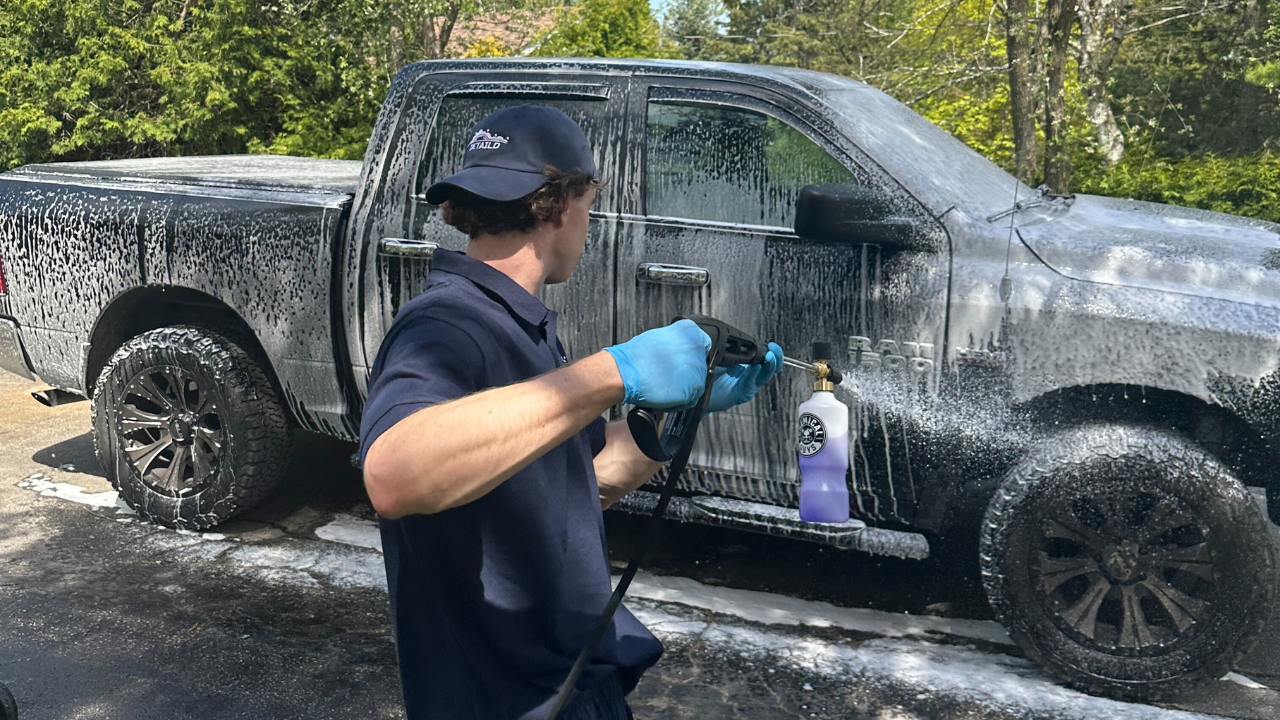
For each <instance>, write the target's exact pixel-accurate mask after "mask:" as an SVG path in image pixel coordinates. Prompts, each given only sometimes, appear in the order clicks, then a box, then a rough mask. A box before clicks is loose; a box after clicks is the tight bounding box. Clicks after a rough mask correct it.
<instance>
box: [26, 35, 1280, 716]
mask: <svg viewBox="0 0 1280 720" xmlns="http://www.w3.org/2000/svg"><path fill="white" fill-rule="evenodd" d="M514 103H539V104H546V105H552V106H555V107H558V108H560V109H562V110H564V111H565V112H566V113H568V114H569V115H570V116H572V117H573V118H575V119H576V120H578V121H579V122H580V123H581V125H582V126H583V127H584V128H585V129H586V131H587V133H588V135H589V136H590V139H591V142H592V144H593V147H594V148H595V150H596V152H597V154H598V157H597V166H598V167H599V168H600V169H601V175H602V178H603V179H604V181H605V184H604V187H603V189H602V191H601V193H600V196H599V200H598V202H597V205H596V210H595V212H593V215H592V218H593V219H592V223H591V230H590V237H589V239H588V242H587V248H586V252H585V254H584V255H583V258H582V262H581V264H580V265H579V267H578V269H577V272H576V274H575V275H574V277H573V279H572V280H571V281H569V282H567V283H565V284H563V285H558V286H552V287H548V288H547V289H546V291H545V300H546V301H547V303H548V304H549V305H550V306H552V307H555V308H558V309H559V310H561V312H562V318H563V320H562V322H561V336H562V339H563V341H564V344H565V346H566V348H567V349H568V351H569V353H570V355H577V356H581V355H584V354H587V353H590V352H593V351H595V350H597V349H599V348H601V347H603V346H606V345H609V344H611V343H614V342H617V341H619V340H622V339H626V338H628V337H630V336H631V335H633V334H634V333H637V332H639V331H641V330H643V329H646V328H649V327H653V326H657V325H660V324H665V323H666V322H668V321H670V319H671V318H672V317H673V316H674V315H677V314H685V313H691V312H696V313H705V314H710V315H715V316H717V317H719V318H722V319H724V320H726V321H728V322H730V323H732V324H733V325H735V326H737V327H740V328H743V329H745V330H747V331H749V332H754V333H758V335H759V336H760V337H762V338H768V339H772V340H777V341H778V342H780V343H781V344H782V345H783V347H784V348H787V349H788V350H791V351H793V352H794V353H796V354H800V355H803V350H804V349H805V348H807V347H808V346H809V345H810V343H811V342H813V341H815V340H827V341H835V342H837V343H838V346H839V347H840V348H841V353H842V357H840V358H837V359H836V360H837V361H838V364H842V365H843V366H844V370H845V371H846V376H847V378H848V379H847V380H846V381H845V384H844V386H843V387H845V388H847V391H846V394H845V399H846V400H850V401H851V406H852V408H853V409H852V414H853V417H852V423H853V424H852V428H853V432H851V439H852V440H851V442H852V447H851V452H852V458H853V463H852V465H853V467H852V469H851V472H850V474H849V477H848V483H849V487H850V491H851V495H850V496H851V502H852V504H853V507H852V510H853V512H854V514H855V515H856V517H858V518H860V519H861V522H857V523H851V524H849V525H834V526H817V525H806V524H804V523H801V522H800V521H799V519H798V517H797V515H796V512H795V510H794V508H795V507H796V505H797V487H798V480H799V474H798V466H797V461H796V452H795V444H794V443H795V441H794V436H795V432H796V428H795V419H794V413H795V408H796V406H797V405H798V404H799V403H800V402H801V401H802V400H804V399H806V398H807V397H808V393H809V382H808V379H807V378H806V376H804V375H802V374H800V373H795V374H791V375H784V376H782V377H781V378H780V380H779V382H777V383H775V384H774V385H772V386H771V387H770V388H769V389H768V390H767V391H765V392H763V393H762V394H761V397H760V398H759V399H758V400H757V401H756V402H754V403H751V404H748V405H746V406H743V407H741V408H739V409H737V410H735V411H731V412H727V413H722V414H720V415H717V416H716V417H714V418H712V419H711V420H709V421H708V422H707V424H706V425H705V426H704V430H703V432H702V434H701V436H700V439H699V444H698V447H697V450H696V452H695V454H694V457H693V459H692V463H691V464H692V466H693V468H694V469H693V471H692V472H691V473H690V474H689V476H688V477H687V478H686V480H685V483H684V485H683V486H682V487H681V494H682V497H681V498H680V499H679V502H677V503H675V504H674V505H673V506H672V509H671V513H672V514H673V515H675V516H676V517H679V518H681V519H684V520H690V521H698V522H707V523H713V524H721V525H727V526H732V527H739V528H746V529H752V530H756V531H763V532H770V533H775V534H779V535H784V536H790V537H797V538H803V539H808V540H814V541H819V542H826V543H829V544H832V545H836V546H840V547H846V548H861V549H867V550H877V549H880V550H884V548H883V547H879V546H878V545H877V544H878V543H881V544H882V543H884V542H885V540H884V539H885V538H886V537H891V536H893V533H892V532H891V531H895V530H911V531H912V532H914V533H919V534H922V535H923V536H925V537H927V538H928V545H929V547H928V548H923V549H922V548H921V547H918V546H913V545H911V543H910V542H907V543H905V544H903V545H902V546H901V547H899V548H898V552H900V553H902V554H907V555H911V554H916V555H920V554H924V553H926V552H929V551H930V550H931V551H932V554H933V555H934V556H935V557H937V558H941V559H943V560H944V564H946V565H954V566H956V567H970V568H973V575H974V576H975V577H977V576H978V574H979V572H980V574H981V581H982V583H983V586H984V587H985V590H986V593H987V595H988V597H989V599H990V601H991V603H992V606H993V608H994V610H995V613H996V614H997V616H998V617H999V618H1000V619H1001V620H1002V621H1003V622H1004V624H1005V626H1006V627H1007V628H1008V630H1009V632H1010V634H1011V635H1012V636H1013V638H1014V639H1015V640H1017V641H1018V643H1019V644H1020V645H1021V646H1022V647H1023V648H1024V649H1025V651H1026V652H1027V653H1028V655H1029V656H1031V657H1032V658H1034V659H1036V660H1038V661H1040V662H1041V663H1043V664H1044V665H1045V666H1046V667H1047V668H1049V669H1050V670H1051V671H1052V672H1054V673H1056V674H1057V675H1058V676H1059V677H1061V678H1063V679H1064V680H1066V681H1068V682H1070V683H1073V684H1076V685H1078V686H1082V687H1085V688H1088V689H1091V690H1094V691H1101V692H1108V693H1112V694H1118V695H1125V696H1150V695H1152V694H1158V693H1162V692H1166V691H1169V690H1171V689H1176V688H1178V687H1180V686H1182V685H1185V684H1186V683H1187V682H1188V681H1190V680H1193V679H1198V678H1205V677H1217V676H1221V675H1222V674H1223V673H1225V672H1226V671H1227V670H1228V669H1229V668H1230V667H1231V665H1232V664H1233V663H1234V662H1235V661H1236V660H1237V659H1238V658H1239V657H1241V656H1242V654H1243V653H1245V652H1246V651H1247V650H1248V649H1249V648H1250V647H1251V646H1252V645H1253V643H1254V642H1255V640H1256V638H1257V636H1258V634H1259V633H1260V631H1261V629H1262V627H1263V625H1264V623H1265V622H1266V620H1267V618H1268V615H1269V612H1270V606H1271V603H1272V600H1273V599H1274V597H1275V588H1276V580H1275V577H1276V564H1277V557H1276V552H1277V551H1276V543H1275V542H1274V540H1273V537H1272V525H1271V524H1270V522H1268V518H1267V505H1268V503H1270V505H1271V506H1270V514H1271V515H1273V516H1274V515H1275V514H1276V511H1277V507H1280V505H1278V504H1277V503H1276V500H1277V497H1278V496H1277V493H1276V491H1277V490H1280V484H1278V483H1280V474H1277V473H1276V472H1275V471H1274V468H1275V467H1277V464H1278V463H1280V441H1277V437H1278V433H1280V235H1277V227H1276V226H1274V225H1271V224H1268V223H1264V222H1259V221H1253V220H1249V219H1245V218H1239V217H1232V216H1228V215H1222V214H1216V213H1210V212H1203V211H1196V210H1188V209H1183V208H1177V207H1170V206H1162V205H1154V204H1149V203H1142V202H1134V201H1129V200H1117V199H1110V198H1103V197H1091V196H1085V195H1077V196H1055V195H1051V194H1049V193H1047V192H1045V191H1043V190H1035V189H1032V188H1029V187H1025V186H1018V185H1017V183H1015V181H1014V179H1013V178H1012V177H1011V176H1010V175H1008V174H1007V173H1005V172H1003V171H1002V170H1000V169H999V168H998V167H996V166H995V165H993V164H992V163H990V162H988V161H987V160H985V159H983V158H982V157H980V156H979V155H977V154H976V153H975V152H973V151H972V150H970V149H969V148H967V147H966V146H965V145H963V144H962V143H960V142H959V141H957V140H956V139H955V138H953V137H951V136H950V135H948V134H947V133H945V132H943V131H941V130H940V129H938V128H937V127H936V126H934V125H932V124H930V123H929V122H927V121H926V120H924V119H923V118H921V117H920V116H918V115H916V114H915V113H913V112H912V111H911V110H909V109H908V108H906V107H905V106H903V105H901V104H900V103H898V102H896V101H894V100H893V99H891V98H889V97H888V96H886V95H885V94H884V93H881V92H880V91H878V90H875V89H874V88H871V87H868V86H867V85H864V84H862V83H858V82H854V81H852V80H846V79H843V78H839V77H833V76H830V75H824V74H819V73H813V72H805V71H798V70H789V69H782V68H766V67H749V66H732V65H714V64H699V63H681V62H660V61H632V60H619V61H596V60H571V61H570V60H547V61H534V60H523V59H521V60H503V61H499V60H477V61H442V62H427V63H417V64H413V65H410V66H408V67H406V68H405V69H404V70H402V71H401V72H400V73H399V75H398V76H397V77H396V78H395V81H394V82H393V84H392V87H391V90H390V93H389V94H388V96H387V99H386V101H385V103H384V105H383V108H382V112H381V115H380V116H379V119H378V122H377V126H376V128H375V130H374V134H373V137H372V139H371V140H370V143H369V147H368V150H367V152H366V154H365V160H364V163H363V164H361V163H356V162H342V161H331V160H314V159H301V158H285V157H270V156H236V157H196V158H166V159H154V160H141V159H139V160H116V161H107V162H83V163H57V164H47V165H32V166H27V167H21V168H17V169H15V170H12V171H9V172H7V173H3V174H0V263H2V264H3V269H2V270H0V277H2V279H0V367H3V368H6V369H8V370H11V371H14V372H17V373H20V374H24V375H28V376H31V375H33V374H34V375H38V376H39V377H40V379H42V380H43V381H45V382H46V383H48V384H50V385H51V386H53V388H54V389H53V390H51V391H49V392H48V393H45V394H44V395H43V396H42V397H44V398H45V400H46V401H49V402H53V401H58V400H62V399H67V398H68V397H70V396H71V395H76V396H83V397H88V398H90V399H92V401H93V424H94V428H93V430H94V437H95V442H96V448H97V452H98V455H99V459H100V461H101V463H102V465H103V467H104V468H105V470H106V472H107V475H108V477H109V478H110V479H111V481H112V482H113V483H114V484H115V486H116V487H117V488H118V489H119V491H120V493H121V495H122V496H123V498H124V499H125V500H126V501H127V502H128V503H129V504H130V505H131V506H133V507H134V508H136V509H137V510H138V512H139V513H140V514H141V515H143V516H144V517H147V518H150V519H152V520H154V521H156V522H159V523H162V524H165V525H169V526H174V527H180V528H189V529H196V530H200V529H205V528H209V527H212V526H214V525H216V524H217V523H219V522H221V521H223V520H226V519H227V518H229V517H231V516H233V515H234V514H236V513H237V512H240V511H242V510H244V509H245V508H247V507H249V506H251V505H252V504H253V503H254V502H256V501H258V500H259V499H261V498H262V497H263V496H265V495H266V494H267V493H268V492H270V490H271V489H272V487H273V485H274V484H275V483H276V481H277V480H278V479H279V478H280V475H281V473H282V471H283V468H284V466H285V461H286V458H287V457H288V452H289V447H290V441H291V437H292V436H293V433H294V432H295V431H296V430H299V429H301V430H307V431H313V432H319V433H326V434H329V435H333V436H336V437H339V438H345V439H348V440H352V439H355V438H356V435H357V430H358V427H359V418H360V410H361V404H362V401H363V398H364V397H365V393H366V389H367V377H368V373H369V366H370V364H371V363H372V361H373V358H374V356H375V354H376V352H377V350H378V345H379V341H380V340H381V338H382V335H383V332H384V330H385V329H386V328H387V326H388V324H389V323H390V322H391V319H392V317H393V316H394V314H395V312H396V310H397V308H398V307H400V306H401V305H402V304H403V303H404V302H405V301H407V300H408V299H409V298H410V297H412V296H413V295H414V294H415V293H416V292H417V291H418V290H419V289H420V287H421V283H422V280H423V277H424V275H425V273H426V271H427V269H428V268H429V266H430V258H431V253H432V251H433V250H434V249H436V248H440V247H444V248H454V249H460V248H462V247H464V246H465V238H464V237H463V236H461V235H460V234H458V233H457V232H455V231H454V230H452V229H451V228H449V227H447V226H445V225H444V224H443V223H442V222H441V220H440V213H439V211H438V208H436V207H434V206H432V205H430V204H428V203H427V202H426V201H425V199H424V198H423V193H424V191H425V189H426V188H427V187H428V186H429V185H430V184H431V183H432V181H433V180H435V179H436V178H439V177H442V176H444V175H447V174H449V173H451V172H453V171H454V170H455V169H456V167H457V165H458V163H459V161H460V157H461V154H460V152H459V148H461V147H463V145H464V140H465V139H466V138H465V133H467V131H468V129H469V128H471V126H472V125H473V123H475V122H476V121H477V120H478V119H479V118H481V117H483V116H484V115H486V114H488V113H489V112H490V111H492V110H494V109H495V108H497V107H500V106H504V105H509V104H514ZM805 198H807V200H808V201H807V202H801V201H802V200H804V199H805ZM1015 198H1016V203H1015ZM798 207H799V208H801V210H802V212H799V213H798V211H797V208H798ZM615 412H617V410H615ZM423 441H424V442H430V438H424V439H423ZM647 500H651V495H650V494H648V493H645V492H643V491H642V492H639V493H636V494H634V495H633V496H632V498H630V499H629V501H628V503H627V506H628V507H630V508H632V509H643V508H644V507H645V505H646V501H647ZM898 535H899V536H901V537H904V538H910V537H919V535H907V534H906V533H898ZM903 548H905V550H904V549H903Z"/></svg>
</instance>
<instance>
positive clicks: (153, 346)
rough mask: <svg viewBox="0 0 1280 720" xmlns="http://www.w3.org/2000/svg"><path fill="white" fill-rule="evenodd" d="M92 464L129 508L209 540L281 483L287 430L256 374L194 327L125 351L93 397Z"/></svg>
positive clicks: (263, 378)
mask: <svg viewBox="0 0 1280 720" xmlns="http://www.w3.org/2000/svg"><path fill="white" fill-rule="evenodd" d="M93 430H94V432H93V438H94V450H95V452H96V453H97V456H98V462H99V464H101V465H102V467H103V469H104V470H106V474H107V478H108V479H109V480H111V484H112V485H114V486H115V488H116V490H118V491H119V492H120V496H121V497H122V498H124V501H125V502H126V503H128V504H129V507H131V508H133V509H134V510H136V511H137V512H138V514H139V515H140V516H142V517H143V518H146V519H148V520H151V521H152V522H156V523H159V524H161V525H165V526H168V527H173V528H181V529H184V530H207V529H208V528H211V527H213V526H215V525H217V524H218V523H221V522H222V521H224V520H227V519H228V518H230V517H232V516H234V515H236V514H237V513H239V512H242V511H244V510H247V509H248V508H250V507H252V506H253V505H255V504H256V503H258V502H259V501H261V500H262V499H263V498H265V497H266V496H267V495H268V494H270V492H271V491H272V490H273V489H274V488H275V486H276V485H277V484H278V483H279V481H280V479H281V477H282V476H283V475H284V471H285V466H286V463H287V461H288V457H289V445H290V430H289V425H288V422H287V420H286V419H285V414H284V410H283V409H282V408H281V406H280V400H279V397H278V396H277V394H276V391H275V388H274V386H273V385H272V383H271V381H270V380H269V379H268V378H267V375H266V373H265V372H264V370H263V367H262V364H261V363H259V362H257V361H255V360H254V359H253V358H252V357H251V356H250V355H249V354H248V353H247V352H245V350H244V349H243V348H241V347H240V346H238V345H237V344H236V343H234V342H232V341H230V340H228V339H227V338H226V337H224V336H222V335H219V334H217V333H214V332H211V331H209V330H204V329H201V328H194V327H169V328H161V329H159V330H152V331H150V332H146V333H143V334H142V335H139V336H137V337H135V338H133V339H132V340H130V341H129V342H127V343H125V345H124V347H121V348H120V349H119V350H117V351H116V353H115V355H113V356H112V358H111V361H110V362H109V363H108V364H107V367H106V368H105V369H104V370H103V371H102V374H101V375H99V376H98V382H97V385H96V387H95V389H94V393H93Z"/></svg>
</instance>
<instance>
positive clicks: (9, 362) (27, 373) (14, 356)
mask: <svg viewBox="0 0 1280 720" xmlns="http://www.w3.org/2000/svg"><path fill="white" fill-rule="evenodd" d="M0 370H8V371H9V372H11V373H14V374H16V375H21V376H22V377H24V378H26V379H28V380H35V379H36V376H35V372H34V371H33V370H32V369H31V361H30V360H29V359H27V351H26V350H24V349H23V347H22V336H21V335H20V334H19V333H18V323H16V322H14V321H12V320H8V319H5V318H0Z"/></svg>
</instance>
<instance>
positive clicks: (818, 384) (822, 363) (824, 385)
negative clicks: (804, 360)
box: [813, 360, 836, 392]
mask: <svg viewBox="0 0 1280 720" xmlns="http://www.w3.org/2000/svg"><path fill="white" fill-rule="evenodd" d="M813 376H814V377H815V378H817V380H816V381H815V382H814V383H813V391H814V392H834V391H835V389H836V386H835V383H833V382H831V381H830V380H828V379H827V378H829V377H830V376H831V366H830V365H827V361H826V360H814V361H813Z"/></svg>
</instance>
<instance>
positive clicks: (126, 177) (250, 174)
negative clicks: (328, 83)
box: [7, 155, 361, 195]
mask: <svg viewBox="0 0 1280 720" xmlns="http://www.w3.org/2000/svg"><path fill="white" fill-rule="evenodd" d="M360 167H361V164H360V162H358V161H355V160H323V159H320V158H302V157H288V156H283V155H206V156H200V157H170V158H138V159H132V160H99V161H94V162H62V163H43V164H38V165H26V166H23V167H20V168H17V169H15V170H11V171H9V173H7V174H10V175H19V176H29V175H38V176H43V177H51V176H55V177H56V176H61V177H65V178H67V179H68V180H71V181H76V180H83V179H89V178H100V179H110V180H118V181H125V182H130V181H133V182H139V183H147V184H155V183H160V184H172V185H204V186H209V187H228V188H244V189H254V190H289V191H304V192H306V191H312V192H317V191H318V192H329V193H342V194H348V195H349V194H353V193H355V189H356V184H357V183H358V182H359V180H360Z"/></svg>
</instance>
